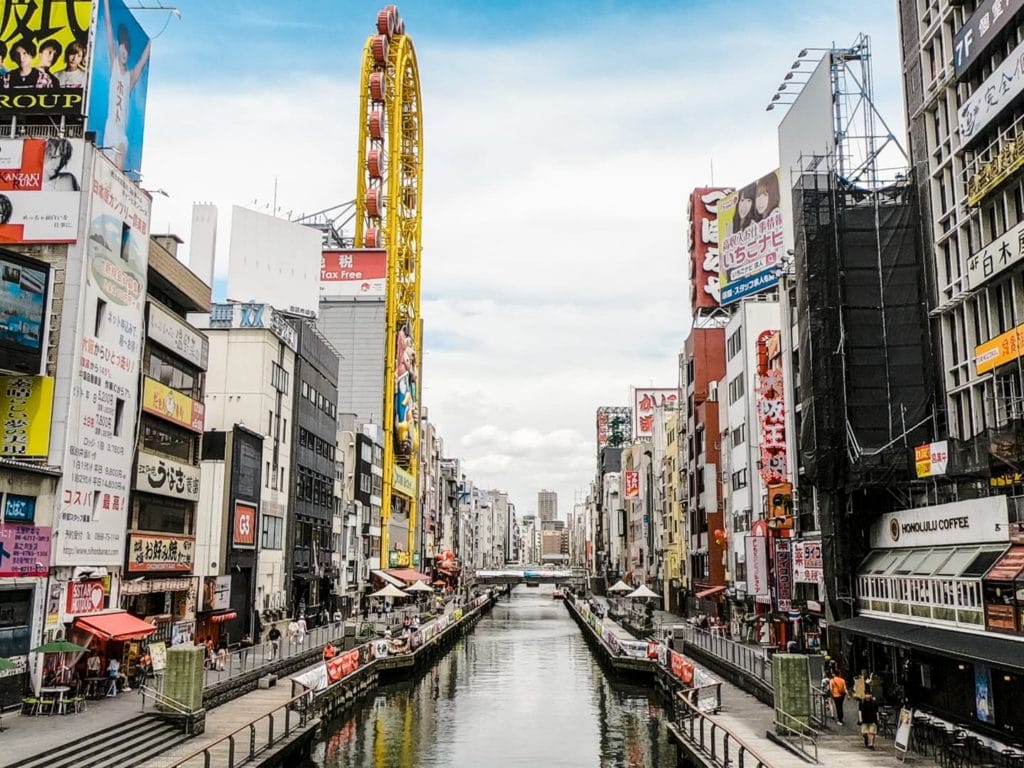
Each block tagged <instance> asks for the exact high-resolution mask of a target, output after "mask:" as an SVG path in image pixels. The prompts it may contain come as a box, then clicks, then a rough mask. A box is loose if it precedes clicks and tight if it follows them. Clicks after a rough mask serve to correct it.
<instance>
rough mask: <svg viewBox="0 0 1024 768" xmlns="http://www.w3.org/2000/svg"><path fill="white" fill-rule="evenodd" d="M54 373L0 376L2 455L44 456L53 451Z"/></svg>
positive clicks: (24, 457) (20, 457)
mask: <svg viewBox="0 0 1024 768" xmlns="http://www.w3.org/2000/svg"><path fill="white" fill-rule="evenodd" d="M53 381H54V380H53V377H52V376H0V429H2V430H3V431H2V433H0V456H4V457H7V458H19V459H28V458H37V459H43V458H46V456H47V455H48V454H49V451H50V414H51V413H52V412H53Z"/></svg>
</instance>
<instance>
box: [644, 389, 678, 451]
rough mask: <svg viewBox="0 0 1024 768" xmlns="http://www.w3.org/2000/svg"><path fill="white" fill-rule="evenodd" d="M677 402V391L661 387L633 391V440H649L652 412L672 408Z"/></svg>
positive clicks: (652, 420)
mask: <svg viewBox="0 0 1024 768" xmlns="http://www.w3.org/2000/svg"><path fill="white" fill-rule="evenodd" d="M678 402H679V390H677V389H674V388H667V387H662V388H659V389H637V388H634V389H633V439H634V440H649V439H650V438H651V437H653V436H654V411H655V410H656V409H657V408H659V407H661V408H673V407H675V406H676V404H677V403H678Z"/></svg>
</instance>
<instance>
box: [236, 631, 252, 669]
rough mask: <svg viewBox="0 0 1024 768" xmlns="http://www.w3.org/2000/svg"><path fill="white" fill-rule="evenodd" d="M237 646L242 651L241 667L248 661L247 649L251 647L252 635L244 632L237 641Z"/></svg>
mask: <svg viewBox="0 0 1024 768" xmlns="http://www.w3.org/2000/svg"><path fill="white" fill-rule="evenodd" d="M238 647H239V649H240V650H241V651H242V668H243V669H244V668H245V665H246V664H248V663H249V649H250V648H252V635H250V634H249V633H248V632H246V633H245V634H244V635H242V639H241V640H239V641H238Z"/></svg>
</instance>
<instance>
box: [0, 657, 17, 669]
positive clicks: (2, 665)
mask: <svg viewBox="0 0 1024 768" xmlns="http://www.w3.org/2000/svg"><path fill="white" fill-rule="evenodd" d="M17 668H18V665H17V664H15V663H14V662H13V661H11V660H10V659H3V658H0V672H6V671H7V670H9V669H17Z"/></svg>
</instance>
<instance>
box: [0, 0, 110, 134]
mask: <svg viewBox="0 0 1024 768" xmlns="http://www.w3.org/2000/svg"><path fill="white" fill-rule="evenodd" d="M0 8H2V9H3V15H2V17H0V43H2V45H0V70H2V72H0V116H5V117H7V116H10V117H19V116H24V115H50V116H53V117H81V116H82V115H83V114H84V113H85V106H86V95H87V93H86V83H87V82H88V69H89V59H90V53H89V32H90V27H91V25H92V10H93V4H92V2H91V0H60V1H59V2H58V1H57V0H42V1H40V0H5V2H4V3H2V4H0Z"/></svg>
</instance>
